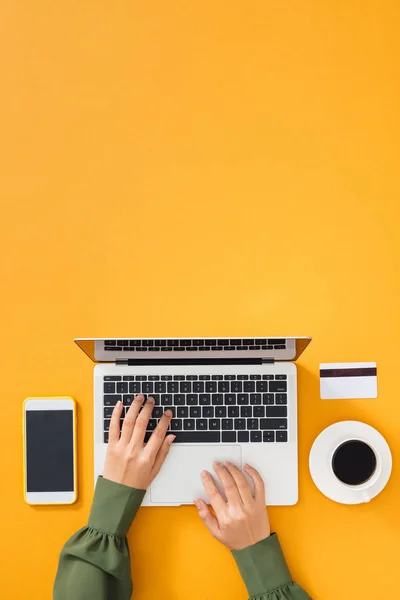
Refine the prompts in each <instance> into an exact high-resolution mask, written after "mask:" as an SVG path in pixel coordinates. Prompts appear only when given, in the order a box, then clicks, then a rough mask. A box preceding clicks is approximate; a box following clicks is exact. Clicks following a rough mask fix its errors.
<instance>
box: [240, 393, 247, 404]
mask: <svg viewBox="0 0 400 600" xmlns="http://www.w3.org/2000/svg"><path fill="white" fill-rule="evenodd" d="M237 403H238V404H248V403H249V395H248V394H238V395H237Z"/></svg>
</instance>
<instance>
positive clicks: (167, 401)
mask: <svg viewBox="0 0 400 600" xmlns="http://www.w3.org/2000/svg"><path fill="white" fill-rule="evenodd" d="M161 404H162V406H172V394H162V395H161Z"/></svg>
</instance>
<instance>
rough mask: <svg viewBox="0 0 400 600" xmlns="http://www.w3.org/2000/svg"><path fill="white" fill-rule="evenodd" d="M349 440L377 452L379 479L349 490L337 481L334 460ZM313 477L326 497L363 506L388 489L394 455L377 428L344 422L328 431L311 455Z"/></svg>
mask: <svg viewBox="0 0 400 600" xmlns="http://www.w3.org/2000/svg"><path fill="white" fill-rule="evenodd" d="M349 439H357V440H362V441H364V442H366V443H367V444H369V445H370V446H371V447H372V448H373V449H374V451H375V454H376V458H377V470H378V469H379V471H380V472H379V475H378V476H377V477H375V478H374V476H372V478H371V481H370V482H367V483H366V484H364V485H362V486H358V487H356V486H354V487H352V486H347V485H345V484H343V483H342V482H341V481H339V479H337V478H336V476H335V474H334V473H333V470H332V467H331V457H332V454H333V452H334V451H335V450H336V448H337V447H338V446H340V444H342V443H343V442H345V441H346V440H349ZM309 466H310V473H311V477H312V479H313V481H314V483H315V485H316V486H317V488H318V489H319V491H320V492H322V494H324V495H325V496H327V497H328V498H330V499H331V500H334V501H335V502H339V503H341V504H361V503H363V502H368V501H369V500H371V499H372V498H375V496H377V495H378V494H379V493H380V492H381V491H382V490H383V488H384V487H385V486H386V484H387V482H388V481H389V478H390V474H391V472H392V454H391V452H390V448H389V446H388V443H387V442H386V440H385V438H384V437H383V436H382V435H381V434H380V433H379V432H378V431H377V430H376V429H374V428H373V427H370V425H366V423H361V422H359V421H340V422H339V423H334V425H330V427H327V428H326V429H324V430H323V431H322V432H321V433H320V434H319V436H318V437H317V439H316V440H315V442H314V444H313V446H312V448H311V452H310V461H309ZM367 488H368V489H367Z"/></svg>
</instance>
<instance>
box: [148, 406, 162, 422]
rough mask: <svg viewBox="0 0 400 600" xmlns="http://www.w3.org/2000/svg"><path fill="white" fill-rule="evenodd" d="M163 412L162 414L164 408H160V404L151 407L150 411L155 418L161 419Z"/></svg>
mask: <svg viewBox="0 0 400 600" xmlns="http://www.w3.org/2000/svg"><path fill="white" fill-rule="evenodd" d="M163 414H164V409H163V408H162V406H155V407H154V408H153V412H152V413H151V416H152V417H154V418H155V419H161V417H162V416H163Z"/></svg>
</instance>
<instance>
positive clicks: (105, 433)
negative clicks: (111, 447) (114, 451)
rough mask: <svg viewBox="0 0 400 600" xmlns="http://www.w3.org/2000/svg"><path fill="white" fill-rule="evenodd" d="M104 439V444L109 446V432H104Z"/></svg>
mask: <svg viewBox="0 0 400 600" xmlns="http://www.w3.org/2000/svg"><path fill="white" fill-rule="evenodd" d="M103 439H104V443H105V444H108V431H105V432H104V438H103Z"/></svg>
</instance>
